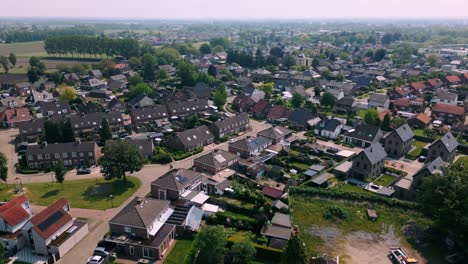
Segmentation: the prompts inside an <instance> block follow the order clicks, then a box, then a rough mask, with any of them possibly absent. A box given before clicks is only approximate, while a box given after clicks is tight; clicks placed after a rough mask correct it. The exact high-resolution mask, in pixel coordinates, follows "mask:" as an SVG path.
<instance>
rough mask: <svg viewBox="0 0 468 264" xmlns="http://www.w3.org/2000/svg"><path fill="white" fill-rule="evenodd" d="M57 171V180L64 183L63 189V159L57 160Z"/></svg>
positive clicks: (61, 183)
mask: <svg viewBox="0 0 468 264" xmlns="http://www.w3.org/2000/svg"><path fill="white" fill-rule="evenodd" d="M54 171H55V180H56V181H57V182H58V183H60V185H62V190H63V182H64V181H65V167H64V166H63V163H62V161H61V160H59V161H58V162H57V164H56V165H55V168H54Z"/></svg>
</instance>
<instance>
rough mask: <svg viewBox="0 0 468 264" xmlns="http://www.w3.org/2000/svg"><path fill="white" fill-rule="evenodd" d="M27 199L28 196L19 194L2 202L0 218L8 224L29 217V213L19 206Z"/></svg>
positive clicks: (10, 224) (16, 222) (14, 223)
mask: <svg viewBox="0 0 468 264" xmlns="http://www.w3.org/2000/svg"><path fill="white" fill-rule="evenodd" d="M28 200H29V199H28V197H26V196H24V195H20V196H17V197H15V198H13V199H11V200H10V201H9V202H7V203H6V204H3V205H2V206H0V218H1V219H3V220H4V221H5V222H6V223H8V225H9V226H15V225H17V224H19V223H20V222H21V221H23V220H25V219H26V218H28V217H29V213H28V212H27V211H26V210H25V209H24V208H23V207H22V206H21V204H23V203H25V202H28Z"/></svg>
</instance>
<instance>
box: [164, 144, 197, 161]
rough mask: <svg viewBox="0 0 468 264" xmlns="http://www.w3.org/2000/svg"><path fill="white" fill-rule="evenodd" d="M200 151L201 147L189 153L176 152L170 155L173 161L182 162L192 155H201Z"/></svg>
mask: <svg viewBox="0 0 468 264" xmlns="http://www.w3.org/2000/svg"><path fill="white" fill-rule="evenodd" d="M202 151H203V147H201V148H196V149H195V150H194V151H191V152H182V151H177V152H175V153H172V158H173V159H174V160H183V159H185V158H188V157H190V156H192V155H195V154H198V153H201V152H202Z"/></svg>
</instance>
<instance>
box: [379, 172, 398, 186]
mask: <svg viewBox="0 0 468 264" xmlns="http://www.w3.org/2000/svg"><path fill="white" fill-rule="evenodd" d="M395 179H396V177H395V176H392V175H388V174H383V175H382V176H380V178H379V179H378V180H376V181H375V182H374V184H377V185H382V186H388V185H390V183H392V182H393V181H394V180H395Z"/></svg>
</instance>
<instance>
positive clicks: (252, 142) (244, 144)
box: [229, 136, 271, 152]
mask: <svg viewBox="0 0 468 264" xmlns="http://www.w3.org/2000/svg"><path fill="white" fill-rule="evenodd" d="M268 142H271V139H269V138H265V137H262V136H260V137H256V138H254V139H251V138H243V139H240V140H237V141H234V142H230V143H229V146H233V147H235V148H237V149H241V150H245V151H249V152H250V151H253V150H255V149H257V148H259V147H261V146H263V145H265V144H267V143H268Z"/></svg>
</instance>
